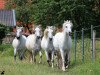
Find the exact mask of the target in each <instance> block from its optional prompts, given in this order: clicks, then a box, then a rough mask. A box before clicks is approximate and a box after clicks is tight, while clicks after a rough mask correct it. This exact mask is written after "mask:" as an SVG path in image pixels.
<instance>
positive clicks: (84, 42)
mask: <svg viewBox="0 0 100 75" xmlns="http://www.w3.org/2000/svg"><path fill="white" fill-rule="evenodd" d="M99 29H100V25H98V26H93V25H91V27H90V28H82V30H80V31H76V30H74V33H73V34H74V41H73V42H74V43H73V52H72V55H73V58H74V62H75V63H76V62H82V63H84V62H88V61H92V62H94V61H95V60H96V59H98V58H97V57H96V56H97V55H98V53H100V52H99V50H100V47H99V45H100V38H99V37H98V38H96V36H97V35H98V34H96V33H99V32H97V30H99ZM87 33H88V35H89V36H86V34H87ZM78 34H81V38H80V39H79V38H78ZM90 35H91V36H90ZM97 51H98V52H97Z"/></svg>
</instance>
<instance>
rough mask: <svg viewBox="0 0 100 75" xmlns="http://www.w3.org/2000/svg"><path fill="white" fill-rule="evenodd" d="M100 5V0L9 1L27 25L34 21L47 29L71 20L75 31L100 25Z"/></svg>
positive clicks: (18, 17) (18, 16) (10, 5)
mask: <svg viewBox="0 0 100 75" xmlns="http://www.w3.org/2000/svg"><path fill="white" fill-rule="evenodd" d="M99 3H100V1H99V0H22V1H21V0H9V2H8V4H7V5H9V6H7V7H8V8H11V7H14V8H15V10H16V15H17V20H19V21H22V22H23V23H26V24H28V23H32V22H33V21H34V23H35V24H42V26H43V27H46V25H56V23H58V24H60V25H62V23H63V21H64V20H68V19H69V20H72V22H73V24H74V29H76V30H80V29H81V28H82V27H88V28H89V27H90V25H99V24H100V20H99V19H100V17H99V16H100V10H99V8H100V7H99ZM15 6H16V7H15ZM23 25H24V24H23Z"/></svg>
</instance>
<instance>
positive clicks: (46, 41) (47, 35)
mask: <svg viewBox="0 0 100 75" xmlns="http://www.w3.org/2000/svg"><path fill="white" fill-rule="evenodd" d="M53 34H54V27H53V26H47V28H46V29H45V30H44V36H43V38H42V41H41V47H42V49H43V50H44V51H45V55H46V59H47V62H48V65H49V66H50V65H51V62H52V68H53V65H54V59H53V58H54V46H53Z"/></svg>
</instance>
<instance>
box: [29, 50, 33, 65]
mask: <svg viewBox="0 0 100 75" xmlns="http://www.w3.org/2000/svg"><path fill="white" fill-rule="evenodd" d="M29 53H30V55H29V59H30V60H29V61H30V62H31V63H32V62H33V56H32V52H30V51H29Z"/></svg>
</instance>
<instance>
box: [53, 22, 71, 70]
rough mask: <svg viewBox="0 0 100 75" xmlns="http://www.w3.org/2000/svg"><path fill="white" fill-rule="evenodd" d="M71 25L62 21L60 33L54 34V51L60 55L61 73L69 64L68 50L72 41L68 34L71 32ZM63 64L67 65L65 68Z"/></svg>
mask: <svg viewBox="0 0 100 75" xmlns="http://www.w3.org/2000/svg"><path fill="white" fill-rule="evenodd" d="M72 25H73V24H72V23H71V21H68V20H67V21H64V23H63V27H62V28H63V29H62V32H58V33H56V34H55V36H54V41H53V45H54V49H55V51H57V52H58V51H59V52H60V54H61V60H62V66H61V67H62V70H63V71H65V68H66V67H68V66H69V62H70V49H71V45H72V39H71V36H70V34H71V32H72V30H71V29H72ZM58 55H59V54H58ZM66 57H67V59H66ZM66 61H67V62H66ZM65 63H67V66H66V64H65Z"/></svg>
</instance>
